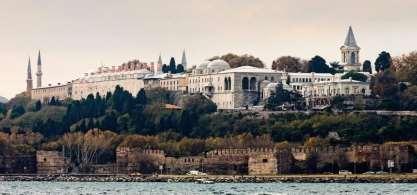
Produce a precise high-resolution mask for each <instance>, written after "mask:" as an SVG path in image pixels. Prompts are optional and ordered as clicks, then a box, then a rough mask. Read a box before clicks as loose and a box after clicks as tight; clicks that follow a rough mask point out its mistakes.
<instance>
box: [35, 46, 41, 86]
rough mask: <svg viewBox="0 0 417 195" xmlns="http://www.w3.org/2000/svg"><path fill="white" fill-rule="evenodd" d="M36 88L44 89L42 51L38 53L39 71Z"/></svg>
mask: <svg viewBox="0 0 417 195" xmlns="http://www.w3.org/2000/svg"><path fill="white" fill-rule="evenodd" d="M36 87H37V88H39V87H42V60H41V51H40V50H39V52H38V71H37V72H36Z"/></svg>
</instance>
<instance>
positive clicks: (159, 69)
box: [154, 54, 162, 75]
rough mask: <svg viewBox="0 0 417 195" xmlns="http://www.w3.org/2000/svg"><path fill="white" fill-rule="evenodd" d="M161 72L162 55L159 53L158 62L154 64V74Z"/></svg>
mask: <svg viewBox="0 0 417 195" xmlns="http://www.w3.org/2000/svg"><path fill="white" fill-rule="evenodd" d="M161 73H162V57H161V54H159V57H158V62H157V63H156V64H155V69H154V74H155V75H157V74H161Z"/></svg>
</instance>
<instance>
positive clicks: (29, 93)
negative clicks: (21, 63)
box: [26, 57, 33, 97]
mask: <svg viewBox="0 0 417 195" xmlns="http://www.w3.org/2000/svg"><path fill="white" fill-rule="evenodd" d="M32 89H33V81H32V67H31V65H30V57H29V60H28V69H27V78H26V95H27V96H29V97H31V96H32Z"/></svg>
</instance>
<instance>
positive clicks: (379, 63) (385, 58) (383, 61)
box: [375, 51, 392, 72]
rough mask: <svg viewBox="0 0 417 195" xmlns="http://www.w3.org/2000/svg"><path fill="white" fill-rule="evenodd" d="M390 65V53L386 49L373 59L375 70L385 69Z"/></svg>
mask: <svg viewBox="0 0 417 195" xmlns="http://www.w3.org/2000/svg"><path fill="white" fill-rule="evenodd" d="M391 65H392V59H391V55H390V54H389V53H388V52H386V51H383V52H381V53H380V54H379V55H378V58H377V59H376V60H375V70H376V71H377V72H379V71H384V70H387V69H389V67H390V66H391Z"/></svg>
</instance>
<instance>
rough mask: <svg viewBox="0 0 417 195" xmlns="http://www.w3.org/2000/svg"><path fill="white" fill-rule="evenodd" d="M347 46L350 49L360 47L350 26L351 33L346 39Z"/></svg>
mask: <svg viewBox="0 0 417 195" xmlns="http://www.w3.org/2000/svg"><path fill="white" fill-rule="evenodd" d="M345 45H346V46H350V47H358V45H357V44H356V40H355V35H354V34H353V30H352V26H349V31H348V34H347V36H346V39H345Z"/></svg>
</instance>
